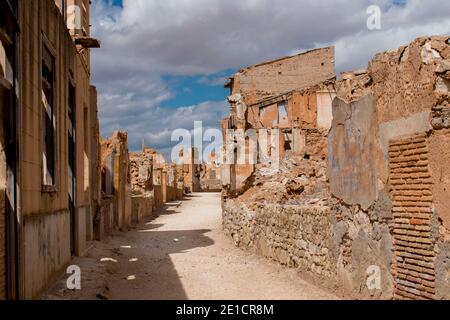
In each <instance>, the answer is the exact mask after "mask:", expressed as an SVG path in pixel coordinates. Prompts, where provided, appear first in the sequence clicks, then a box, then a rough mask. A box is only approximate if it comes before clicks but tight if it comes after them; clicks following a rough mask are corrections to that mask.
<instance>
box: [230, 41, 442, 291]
mask: <svg viewBox="0 0 450 320" xmlns="http://www.w3.org/2000/svg"><path fill="white" fill-rule="evenodd" d="M448 40H449V38H448V37H432V38H420V39H417V40H415V41H413V42H412V43H411V44H409V45H407V46H404V47H401V48H399V49H398V50H393V51H389V52H385V53H381V54H378V55H377V56H376V57H375V58H374V59H373V60H372V61H371V62H370V63H369V67H368V69H367V70H360V71H356V72H351V73H344V74H343V75H342V79H341V80H340V81H338V82H337V83H336V91H337V98H336V99H335V100H334V102H333V109H332V124H331V129H330V131H329V133H328V139H327V141H325V143H324V144H322V146H325V147H326V148H327V150H328V152H325V153H324V158H323V159H325V161H326V162H327V164H328V170H327V174H326V175H325V177H324V176H323V174H321V173H320V172H321V169H320V168H321V165H320V158H312V157H309V156H305V157H304V159H303V161H301V162H298V161H296V160H295V157H294V156H293V154H292V153H289V152H288V153H286V158H285V159H284V160H283V165H282V166H281V168H280V170H278V171H276V172H273V171H270V170H267V169H265V168H261V167H257V168H256V174H255V175H254V179H253V181H251V186H250V188H249V189H248V190H247V192H245V193H244V194H242V195H240V196H238V197H237V198H235V199H231V198H227V197H226V198H224V203H223V208H224V229H225V231H226V233H227V234H229V235H230V236H231V237H233V239H234V240H235V242H236V244H237V245H241V246H246V247H251V248H253V249H254V250H256V251H257V252H258V253H261V254H263V255H265V256H267V257H270V258H271V259H274V260H276V261H278V262H280V263H282V264H286V265H288V266H292V267H297V268H300V270H302V271H308V272H310V273H312V274H313V275H315V276H319V277H323V276H325V277H326V279H327V281H326V283H332V282H333V279H335V280H336V282H337V284H339V286H340V287H342V288H344V289H346V291H347V292H348V293H350V294H351V295H352V296H353V297H355V298H381V299H392V298H394V299H448V298H449V296H450V277H449V274H450V249H449V248H450V244H449V240H450V230H449V216H450V215H449V207H450V202H449V200H448V199H449V198H450V197H449V196H448V195H449V194H448V184H449V181H450V178H449V172H448V163H449V160H450V158H449V153H448V152H447V149H448V147H450V142H449V141H450V138H449V131H448V129H450V120H449V115H450V111H449V110H450V104H449V101H450V94H449V91H450V85H449V82H448V80H449V71H450V64H449V59H450V45H449V42H448ZM299 101H300V100H299ZM307 118H308V117H306V119H307ZM324 119H325V118H324ZM307 122H308V121H307ZM312 130H313V129H312ZM319 132H320V131H319ZM298 135H299V139H300V138H301V139H304V141H305V147H304V148H305V149H307V148H310V147H311V145H313V144H314V143H316V145H317V146H319V145H321V144H320V143H317V141H320V139H314V138H309V139H308V137H307V136H305V135H304V134H300V133H298ZM322 136H323V135H322ZM312 137H314V135H312ZM316 137H320V135H318V134H317V135H316ZM314 141H316V142H314ZM314 149H315V150H316V151H320V147H315V148H314ZM299 170H300V172H299ZM230 173H231V175H232V174H233V173H232V172H230ZM312 173H314V174H312ZM262 176H265V178H262ZM230 180H232V177H230ZM305 181H307V182H305ZM316 207H320V210H318V211H317V212H320V214H318V215H315V214H314V213H312V212H311V211H312V210H313V208H316ZM317 225H319V226H321V228H322V229H323V230H325V231H326V232H323V230H322V229H321V230H317V229H316V226H317ZM314 236H317V237H318V238H316V239H315V238H314ZM294 239H295V240H294ZM299 239H302V240H304V241H306V243H307V245H306V246H305V243H304V242H301V240H299ZM305 239H307V240H305ZM311 239H313V240H311ZM316 240H317V241H316ZM303 247H307V248H308V249H307V250H305V253H300V252H302V251H301V250H300V248H303ZM318 249H319V250H318ZM325 249H326V250H328V252H327V251H326V250H325ZM322 250H323V252H324V253H325V252H327V253H326V254H323V255H322V256H318V255H317V252H322ZM320 257H321V258H320ZM319 267H320V268H319ZM324 270H325V272H324ZM330 275H331V276H330ZM327 276H328V277H327Z"/></svg>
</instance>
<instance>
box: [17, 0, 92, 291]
mask: <svg viewBox="0 0 450 320" xmlns="http://www.w3.org/2000/svg"><path fill="white" fill-rule="evenodd" d="M19 6H20V10H19V13H20V16H19V22H20V30H21V32H20V36H19V38H18V41H19V46H20V48H23V50H21V52H20V57H19V59H18V64H19V65H20V68H19V70H20V72H21V75H20V81H19V86H20V88H18V92H20V100H21V101H20V106H21V108H20V110H21V117H20V124H19V126H18V130H19V135H20V142H21V147H20V160H21V161H20V170H21V171H20V172H21V173H20V174H21V176H22V178H20V179H19V180H20V181H19V184H20V186H19V188H20V191H21V196H22V198H21V203H20V205H21V210H22V214H23V226H24V227H23V230H22V234H21V236H22V237H21V239H22V240H23V243H22V244H21V248H20V249H22V251H21V259H20V263H21V264H22V265H23V266H24V268H25V269H26V272H25V274H24V275H23V278H24V283H23V285H22V286H21V287H22V288H25V292H24V293H23V294H22V292H19V294H20V295H21V296H22V297H24V298H34V297H36V294H38V293H39V292H40V291H41V290H43V289H44V288H45V287H46V286H47V285H48V283H49V280H51V278H52V277H53V276H55V274H56V273H57V272H58V271H61V270H62V268H64V267H65V266H66V264H67V263H68V261H69V258H70V255H71V237H70V234H71V229H72V230H74V231H75V233H76V234H75V241H76V244H75V249H76V253H77V254H79V253H82V251H83V249H84V248H85V244H86V241H88V240H90V239H91V231H90V230H91V221H92V217H91V212H92V211H91V208H90V206H91V196H92V194H91V191H93V190H92V189H91V186H94V184H93V183H91V182H92V180H93V179H95V177H93V176H91V172H90V164H91V160H93V156H95V155H93V154H91V152H92V151H93V149H91V144H90V141H92V140H91V138H92V129H93V127H92V125H94V124H93V120H94V119H92V118H91V115H92V116H94V117H95V112H94V111H95V110H93V109H92V108H96V105H95V106H93V105H91V103H94V102H95V103H96V101H95V97H91V87H90V69H89V63H88V60H86V59H85V56H87V55H88V53H87V52H88V51H89V50H84V52H85V53H84V55H83V57H81V56H80V55H79V54H78V53H77V51H76V47H75V45H74V43H73V39H72V38H71V36H70V33H69V32H68V31H67V26H66V24H65V21H64V19H63V18H62V16H61V14H60V12H59V9H58V8H57V6H56V5H55V1H53V0H39V1H20V2H19ZM44 46H45V47H47V49H48V51H49V53H50V55H52V56H53V58H54V68H53V76H54V78H53V80H54V83H53V86H54V97H53V98H54V99H53V101H52V104H53V105H52V107H53V108H54V111H55V112H54V122H55V129H54V130H55V132H54V133H55V145H54V152H55V162H54V163H55V174H54V179H53V183H52V185H49V186H47V185H46V186H44V184H45V183H44V178H43V154H44V143H43V136H42V132H43V131H44V130H43V126H44V124H43V121H42V120H43V111H42V109H43V104H42V100H43V99H42V90H43V85H42V83H43V81H42V79H41V65H42V64H41V61H42V59H43V54H42V52H43V50H41V48H43V47H44ZM50 60H51V58H50ZM47 62H48V61H47ZM71 81H72V82H73V83H74V84H75V106H74V108H75V110H76V113H77V122H76V129H77V139H76V151H77V152H76V154H77V157H76V160H75V161H76V168H77V171H76V173H75V176H76V180H77V186H78V188H77V197H76V199H77V203H76V204H75V206H76V212H77V217H78V216H79V217H83V218H84V219H76V220H75V225H74V226H71V225H70V219H69V216H68V215H69V214H68V211H69V208H68V206H69V204H68V195H69V183H68V182H69V170H68V167H69V163H68V161H69V159H68V153H69V151H68V146H67V145H68V131H69V117H68V114H69V112H68V101H69V83H70V82H71ZM91 98H92V99H91ZM91 111H92V113H91ZM49 159H50V158H49ZM79 223H82V224H81V225H80V224H79ZM20 271H21V270H19V272H20Z"/></svg>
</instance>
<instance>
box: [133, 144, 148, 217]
mask: <svg viewBox="0 0 450 320" xmlns="http://www.w3.org/2000/svg"><path fill="white" fill-rule="evenodd" d="M130 171H131V173H130V175H131V190H132V194H133V195H132V197H131V223H132V224H139V223H141V222H142V221H143V220H144V218H147V217H151V216H152V214H153V206H154V187H153V153H152V152H151V151H150V150H146V149H144V150H143V151H142V152H134V153H130Z"/></svg>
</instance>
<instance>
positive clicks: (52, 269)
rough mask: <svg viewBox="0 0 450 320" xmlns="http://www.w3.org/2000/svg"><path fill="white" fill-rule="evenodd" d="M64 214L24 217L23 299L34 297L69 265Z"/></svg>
mask: <svg viewBox="0 0 450 320" xmlns="http://www.w3.org/2000/svg"><path fill="white" fill-rule="evenodd" d="M69 237H70V215H69V212H68V211H60V212H56V213H53V214H37V215H32V216H26V217H25V220H24V225H23V241H24V256H25V264H24V268H25V270H24V286H25V298H26V299H32V298H35V297H36V296H38V295H39V294H40V293H41V292H42V291H43V290H45V289H46V288H47V285H48V284H49V283H50V282H51V281H52V280H54V279H55V277H57V276H58V275H59V274H60V273H61V272H62V271H63V270H64V269H65V267H66V266H67V265H68V264H69V262H70V258H71V254H70V239H69Z"/></svg>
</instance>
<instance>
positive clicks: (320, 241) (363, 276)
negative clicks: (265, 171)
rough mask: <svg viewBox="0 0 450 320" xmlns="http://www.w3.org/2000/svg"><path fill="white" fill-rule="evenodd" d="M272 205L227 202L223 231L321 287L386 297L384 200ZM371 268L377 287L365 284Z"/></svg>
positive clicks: (389, 281)
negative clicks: (365, 205) (366, 206)
mask: <svg viewBox="0 0 450 320" xmlns="http://www.w3.org/2000/svg"><path fill="white" fill-rule="evenodd" d="M316 196H317V195H316ZM277 202H278V203H279V201H277ZM278 203H276V202H271V201H270V202H268V201H260V202H257V203H255V202H252V203H251V205H249V204H245V203H242V202H239V201H236V200H227V201H226V202H224V204H223V226H224V230H225V233H226V234H227V235H228V236H229V237H231V238H232V239H233V240H234V242H235V244H236V245H237V246H240V247H243V248H247V249H250V250H252V251H254V252H256V253H257V254H260V255H262V256H264V257H267V258H269V259H271V260H274V261H276V262H279V263H280V264H282V265H286V266H288V267H290V268H296V269H298V270H299V271H300V272H305V273H308V274H310V275H312V276H313V277H314V278H315V279H316V280H317V281H320V282H321V283H322V284H324V283H325V284H326V285H327V286H330V287H334V286H338V287H340V288H341V289H342V291H343V292H345V293H346V294H347V295H349V296H352V297H354V298H358V299H361V298H363V299H390V298H391V297H392V295H393V278H392V276H391V272H390V271H391V261H392V253H391V252H392V251H391V250H392V249H391V248H392V238H391V235H390V229H389V223H388V220H385V219H384V218H383V216H384V214H385V213H384V212H383V210H384V209H385V206H386V204H383V203H381V201H380V203H378V205H377V206H376V207H374V208H372V209H371V211H370V213H366V212H363V211H361V210H360V209H359V208H358V207H357V206H352V207H347V206H344V205H342V204H340V203H339V201H335V200H331V199H330V198H328V199H325V200H323V199H322V200H319V199H314V198H312V199H310V200H308V201H307V200H303V201H300V202H299V203H298V204H295V205H290V204H286V205H280V204H278ZM372 266H377V268H379V271H380V276H381V279H380V286H381V290H371V289H369V288H368V287H367V278H368V272H369V271H370V272H371V270H372V269H370V268H371V267H372Z"/></svg>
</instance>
